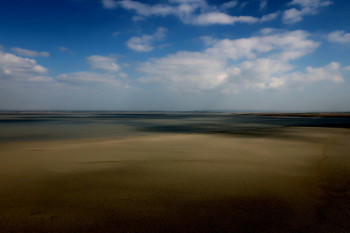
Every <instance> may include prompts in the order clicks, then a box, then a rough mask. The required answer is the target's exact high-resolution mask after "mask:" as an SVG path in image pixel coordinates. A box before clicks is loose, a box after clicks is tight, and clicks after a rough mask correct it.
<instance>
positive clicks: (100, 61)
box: [86, 55, 120, 72]
mask: <svg viewBox="0 0 350 233" xmlns="http://www.w3.org/2000/svg"><path fill="white" fill-rule="evenodd" d="M86 60H87V61H88V63H89V64H90V66H91V68H92V69H96V70H101V71H104V72H117V71H119V70H120V66H119V65H118V64H117V59H116V58H115V57H113V56H100V55H92V56H89V57H87V58H86Z"/></svg>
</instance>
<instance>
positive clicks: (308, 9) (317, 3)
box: [283, 0, 333, 24]
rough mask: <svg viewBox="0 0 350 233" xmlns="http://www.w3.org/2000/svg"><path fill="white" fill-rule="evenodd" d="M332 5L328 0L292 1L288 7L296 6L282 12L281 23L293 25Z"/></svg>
mask: <svg viewBox="0 0 350 233" xmlns="http://www.w3.org/2000/svg"><path fill="white" fill-rule="evenodd" d="M331 4H333V2H332V1H329V0H293V1H292V2H290V3H289V4H288V5H290V6H297V7H298V8H299V9H297V8H291V9H288V10H286V11H284V12H283V22H284V23H286V24H294V23H297V22H300V21H302V20H303V17H304V16H307V15H316V14H318V13H319V11H320V9H321V8H323V7H327V6H329V5H331Z"/></svg>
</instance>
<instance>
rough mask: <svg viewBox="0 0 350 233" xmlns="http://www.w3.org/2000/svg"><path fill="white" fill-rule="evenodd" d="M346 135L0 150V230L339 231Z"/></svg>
mask: <svg viewBox="0 0 350 233" xmlns="http://www.w3.org/2000/svg"><path fill="white" fill-rule="evenodd" d="M349 152H350V130H349V129H334V128H301V127H300V128H298V127H295V128H293V127H291V128H288V129H284V130H283V132H281V135H280V136H276V135H274V137H268V136H264V137H238V136H232V135H231V136H225V135H215V134H172V135H154V136H144V137H134V138H126V139H113V138H107V139H82V140H62V141H46V142H31V143H29V142H10V143H2V144H0V154H1V156H0V187H1V188H0V206H1V208H0V232H349V231H350V208H349V207H350V153H349Z"/></svg>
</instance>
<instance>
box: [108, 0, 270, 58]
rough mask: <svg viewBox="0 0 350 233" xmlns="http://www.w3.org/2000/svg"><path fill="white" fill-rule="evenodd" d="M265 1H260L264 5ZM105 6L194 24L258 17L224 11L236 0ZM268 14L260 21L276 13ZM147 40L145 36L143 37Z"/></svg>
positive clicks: (125, 0)
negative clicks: (168, 17)
mask: <svg viewBox="0 0 350 233" xmlns="http://www.w3.org/2000/svg"><path fill="white" fill-rule="evenodd" d="M265 2H266V1H262V3H260V4H262V5H260V6H264V4H265ZM102 3H103V4H104V6H105V8H107V9H113V8H116V7H122V8H124V9H127V10H131V11H135V12H136V13H137V15H136V16H134V17H133V19H134V20H143V19H144V18H145V17H150V16H163V17H164V16H170V15H171V16H175V17H178V18H179V19H180V20H181V21H182V22H183V23H186V24H194V25H202V26H204V25H213V24H230V25H232V24H235V23H257V22H259V18H256V17H253V16H232V15H229V14H227V13H225V12H222V11H225V10H227V9H230V8H233V7H235V6H236V5H237V1H227V2H224V3H223V4H221V5H219V6H211V5H208V4H207V2H206V1H205V0H169V1H168V2H167V3H164V4H154V5H151V4H145V3H141V2H138V1H132V0H122V1H114V0H103V1H102ZM275 14H276V13H274V14H270V15H268V16H265V17H264V18H263V19H261V20H262V22H266V21H269V20H272V19H274V18H275V17H277V15H275ZM134 40H135V42H136V43H139V41H140V39H134ZM143 40H147V38H143ZM138 47H142V48H143V47H144V48H145V49H146V50H147V51H150V49H151V48H150V46H149V47H147V46H138Z"/></svg>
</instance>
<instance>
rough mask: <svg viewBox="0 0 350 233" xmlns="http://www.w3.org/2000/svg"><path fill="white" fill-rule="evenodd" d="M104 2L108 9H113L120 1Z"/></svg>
mask: <svg viewBox="0 0 350 233" xmlns="http://www.w3.org/2000/svg"><path fill="white" fill-rule="evenodd" d="M102 4H103V6H104V7H105V8H107V9H113V8H116V7H117V5H118V3H117V2H115V1H114V0H102Z"/></svg>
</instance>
